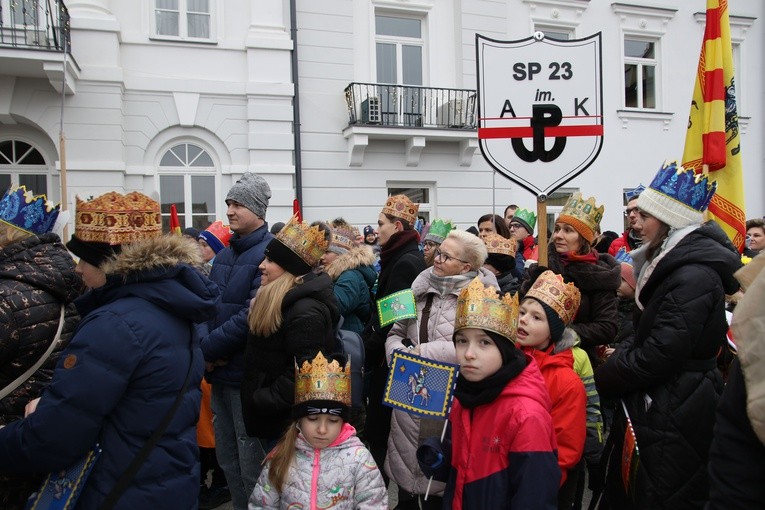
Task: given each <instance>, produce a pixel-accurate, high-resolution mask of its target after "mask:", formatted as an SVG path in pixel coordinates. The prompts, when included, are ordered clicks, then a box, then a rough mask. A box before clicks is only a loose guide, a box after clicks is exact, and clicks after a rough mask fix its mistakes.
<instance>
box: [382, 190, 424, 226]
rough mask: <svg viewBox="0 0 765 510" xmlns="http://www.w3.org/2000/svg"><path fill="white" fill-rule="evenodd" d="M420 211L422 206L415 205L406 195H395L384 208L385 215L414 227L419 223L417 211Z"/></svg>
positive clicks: (389, 198)
mask: <svg viewBox="0 0 765 510" xmlns="http://www.w3.org/2000/svg"><path fill="white" fill-rule="evenodd" d="M419 210H420V204H415V203H414V202H412V201H411V200H409V197H408V196H406V195H393V196H390V197H388V200H387V202H385V207H383V210H382V212H383V214H389V215H391V216H393V217H395V218H401V219H402V220H405V221H407V222H409V224H410V225H412V226H414V223H415V222H416V221H417V211H419Z"/></svg>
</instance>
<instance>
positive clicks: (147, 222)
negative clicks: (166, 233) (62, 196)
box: [74, 191, 162, 246]
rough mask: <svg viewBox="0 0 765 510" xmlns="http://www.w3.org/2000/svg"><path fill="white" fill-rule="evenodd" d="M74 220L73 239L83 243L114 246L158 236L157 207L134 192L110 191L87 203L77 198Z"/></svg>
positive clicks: (160, 233) (158, 215) (159, 224)
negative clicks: (75, 238)
mask: <svg viewBox="0 0 765 510" xmlns="http://www.w3.org/2000/svg"><path fill="white" fill-rule="evenodd" d="M74 220H75V221H74V235H75V237H77V239H79V240H80V241H85V242H92V243H104V244H108V245H111V246H118V245H123V244H127V243H131V242H133V241H138V240H140V239H148V238H151V237H159V236H161V235H162V217H161V215H160V207H159V203H157V202H156V201H155V200H152V199H151V198H149V197H148V196H146V195H144V194H143V193H139V192H137V191H133V192H131V193H128V194H127V195H122V194H121V193H117V192H116V191H110V192H109V193H106V194H104V195H101V196H100V197H97V198H94V199H93V200H90V201H84V200H81V199H80V198H79V197H77V213H76V214H75V217H74Z"/></svg>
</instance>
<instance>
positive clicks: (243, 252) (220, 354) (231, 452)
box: [200, 172, 273, 510]
mask: <svg viewBox="0 0 765 510" xmlns="http://www.w3.org/2000/svg"><path fill="white" fill-rule="evenodd" d="M270 198H271V188H270V187H269V186H268V183H267V182H266V181H265V179H263V177H261V176H259V175H256V174H254V173H251V172H247V173H246V174H244V175H243V176H242V178H241V179H239V180H238V181H237V182H236V184H234V186H233V187H232V188H231V190H230V191H229V192H228V195H227V196H226V205H227V206H228V210H227V211H226V216H227V217H228V222H229V225H230V228H231V230H232V231H233V232H234V235H233V236H232V237H231V241H230V244H229V247H228V248H224V249H223V250H221V251H220V252H219V253H218V254H217V255H216V257H215V264H213V266H212V270H211V271H210V279H211V280H212V281H214V282H215V283H217V284H218V287H219V288H220V292H221V297H222V299H221V305H220V307H219V309H218V316H217V317H216V318H215V319H214V320H213V321H211V322H210V323H209V324H208V326H209V334H207V335H206V336H205V337H204V338H203V339H202V352H203V353H204V356H205V363H206V364H207V373H206V378H207V380H208V381H209V382H210V384H212V408H213V412H214V413H215V450H216V455H217V457H218V463H219V464H220V466H221V468H223V472H224V473H225V475H226V481H227V482H228V488H229V490H230V492H231V499H232V503H233V506H234V509H236V510H240V509H241V510H244V509H246V508H247V501H248V499H249V496H250V494H251V493H252V490H253V488H254V487H255V482H256V481H257V479H258V475H259V474H260V469H261V468H260V466H261V463H262V461H263V458H264V456H265V453H266V451H267V450H265V448H267V447H268V446H269V445H262V444H261V443H260V442H259V441H258V439H256V438H253V437H249V436H247V433H246V431H245V428H244V420H243V418H242V404H241V396H240V383H241V380H242V364H243V358H244V348H245V344H246V343H247V332H248V330H249V328H248V325H247V313H248V310H249V301H250V299H252V298H254V297H255V294H256V293H257V291H258V289H259V288H260V277H261V272H260V270H259V269H258V266H260V263H261V262H263V258H264V256H265V255H264V252H265V249H266V246H268V243H269V242H270V241H271V239H273V235H271V233H270V232H269V231H268V224H267V223H266V221H265V216H266V209H267V208H268V200H269V199H270ZM264 450H265V451H264ZM203 499H204V498H201V499H200V508H213V506H212V505H214V502H207V501H204V500H203ZM216 506H217V505H216Z"/></svg>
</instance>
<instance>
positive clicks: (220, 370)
mask: <svg viewBox="0 0 765 510" xmlns="http://www.w3.org/2000/svg"><path fill="white" fill-rule="evenodd" d="M273 238H274V236H273V235H271V233H270V232H269V231H268V223H264V224H263V226H261V227H260V228H258V229H257V230H256V231H255V232H253V233H251V234H249V235H246V236H244V237H239V236H238V235H235V236H234V237H232V238H231V242H230V245H229V247H228V248H225V249H223V250H221V251H220V253H218V254H217V255H216V256H215V263H214V264H213V267H212V270H211V271H210V280H212V281H213V282H215V283H216V284H218V288H219V289H220V294H221V304H220V308H219V310H218V313H217V314H216V316H215V318H214V319H213V320H212V321H210V322H209V323H208V324H207V326H208V328H209V331H210V333H209V334H208V335H207V336H205V337H204V338H203V339H202V352H203V353H204V355H205V360H206V361H209V362H214V361H218V360H226V362H227V363H226V364H225V365H222V366H217V367H215V370H213V371H212V372H207V373H206V374H205V378H206V379H207V380H208V381H209V382H210V383H213V384H214V383H221V384H227V385H229V386H237V387H238V386H239V384H240V382H241V381H242V373H243V366H244V365H243V363H244V346H245V345H246V344H247V333H248V331H249V327H248V326H247V314H248V313H249V305H250V299H252V298H254V297H255V294H256V293H257V292H258V289H259V288H260V276H261V274H260V269H258V266H260V263H261V262H263V258H264V257H265V251H266V247H267V246H268V243H269V242H271V239H273Z"/></svg>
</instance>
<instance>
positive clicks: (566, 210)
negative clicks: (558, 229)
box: [557, 191, 603, 242]
mask: <svg viewBox="0 0 765 510" xmlns="http://www.w3.org/2000/svg"><path fill="white" fill-rule="evenodd" d="M601 219H603V206H602V205H601V206H600V207H598V206H597V205H596V204H595V197H590V198H588V199H587V200H584V199H583V198H582V194H581V193H579V192H578V191H577V192H576V193H574V194H573V195H572V196H571V198H569V199H568V201H567V202H566V205H564V206H563V210H561V212H560V215H559V216H558V220H557V221H559V222H561V223H567V224H569V225H571V226H572V227H574V229H575V230H576V231H577V232H579V233H580V234H581V235H582V237H584V238H585V239H587V242H592V240H593V239H594V238H595V230H596V228H597V227H598V225H600V220H601Z"/></svg>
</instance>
